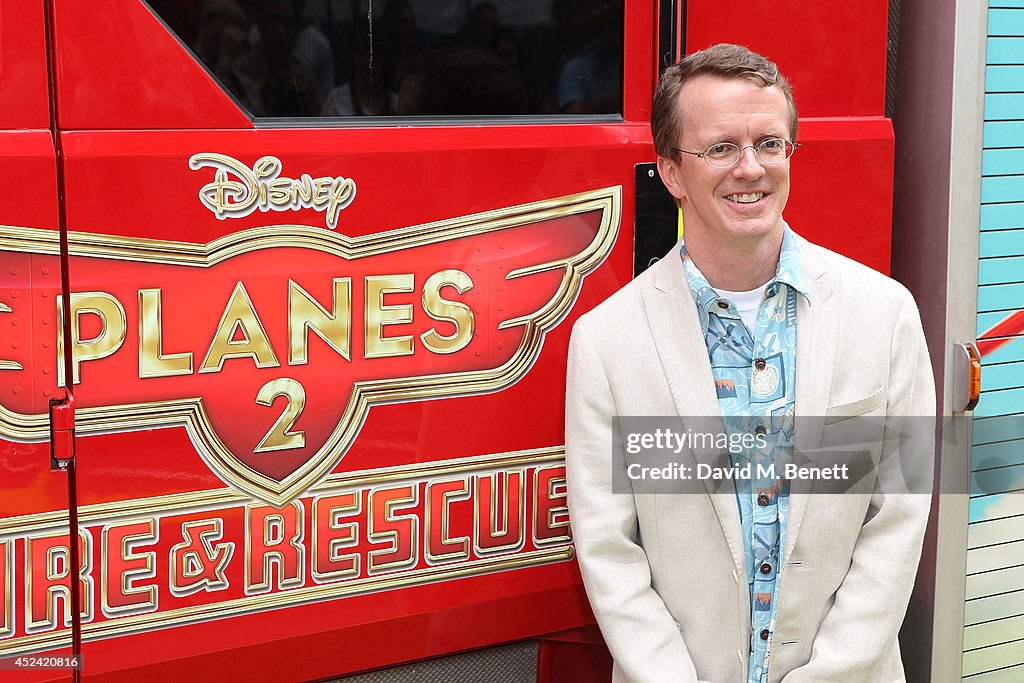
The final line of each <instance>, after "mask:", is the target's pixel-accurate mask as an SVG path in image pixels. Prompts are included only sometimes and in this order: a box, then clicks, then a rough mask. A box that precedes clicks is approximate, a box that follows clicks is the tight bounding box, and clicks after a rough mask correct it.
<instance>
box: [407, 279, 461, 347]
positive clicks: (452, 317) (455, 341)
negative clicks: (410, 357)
mask: <svg viewBox="0 0 1024 683" xmlns="http://www.w3.org/2000/svg"><path fill="white" fill-rule="evenodd" d="M444 287H454V288H455V291H457V292H458V293H459V294H465V293H466V292H468V291H469V290H470V289H472V288H473V281H472V280H471V279H470V277H469V276H468V275H466V274H465V273H464V272H462V271H461V270H442V271H438V272H436V273H434V274H433V275H431V276H430V277H429V278H427V281H426V283H425V284H424V285H423V310H424V311H426V313H427V315H429V316H430V317H431V318H433V319H434V320H443V321H448V322H451V323H453V324H454V325H455V332H454V333H452V334H451V335H450V336H444V335H441V334H438V332H437V328H436V327H433V328H431V329H430V330H428V331H427V332H424V333H423V334H421V335H420V339H421V340H423V345H424V346H426V347H427V348H428V349H430V350H431V351H433V352H434V353H455V352H456V351H460V350H462V349H464V348H466V345H467V344H469V342H470V341H472V339H473V327H474V320H473V311H471V310H470V309H469V306H467V305H466V304H464V303H462V302H461V301H451V300H449V299H445V298H444V297H442V296H441V289H442V288H444Z"/></svg>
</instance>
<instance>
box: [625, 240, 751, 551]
mask: <svg viewBox="0 0 1024 683" xmlns="http://www.w3.org/2000/svg"><path fill="white" fill-rule="evenodd" d="M651 268H652V270H655V269H656V270H655V272H654V273H652V274H653V275H654V278H653V282H651V284H649V285H648V286H646V287H644V288H643V289H642V290H641V292H642V296H643V301H644V307H645V309H646V313H647V320H648V323H649V325H650V328H651V335H652V336H653V338H654V344H655V347H656V348H657V350H658V357H659V358H660V360H661V365H662V369H663V371H664V375H665V378H666V379H667V380H668V385H669V389H670V390H671V392H672V399H673V401H674V402H675V407H676V410H677V412H678V414H679V417H680V419H681V421H682V422H683V426H684V427H687V428H689V429H692V430H693V431H694V432H711V433H722V431H723V430H724V424H723V422H722V417H721V416H722V411H721V409H720V408H719V406H718V396H717V394H716V392H715V380H714V376H713V375H712V373H711V362H710V361H709V360H708V352H707V345H706V343H705V341H704V336H703V333H702V330H701V326H700V320H699V319H698V317H697V306H696V304H695V303H694V301H693V295H692V294H691V293H690V288H689V287H688V286H687V284H686V275H685V274H684V273H683V264H682V262H681V260H680V258H679V255H678V251H677V250H675V249H674V250H672V251H670V252H669V253H668V255H667V256H666V257H665V258H663V259H661V260H660V261H658V262H657V263H656V264H654V265H653V266H651ZM698 418H701V419H700V420H698ZM689 452H690V454H691V456H693V457H694V464H696V462H703V463H713V462H716V461H717V459H718V458H717V456H718V454H719V453H718V450H717V449H713V448H707V449H690V451H689ZM724 464H726V465H727V464H728V462H726V463H724ZM720 483H721V482H718V481H712V480H707V479H705V480H704V485H705V487H706V488H707V491H708V495H709V496H710V498H711V503H712V505H713V506H714V508H715V513H716V514H717V516H718V521H719V524H720V525H721V527H722V533H723V534H724V535H725V538H726V541H727V542H728V544H729V548H730V549H731V551H732V555H733V561H734V563H735V565H736V567H737V569H739V570H740V571H743V565H744V560H743V538H742V536H741V533H740V516H739V509H738V507H737V504H736V489H735V487H734V486H733V485H732V482H731V481H728V482H727V484H728V485H727V486H722V487H718V485H719V484H720ZM669 495H670V496H671V495H672V494H669ZM681 495H683V494H675V498H676V499H678V498H679V497H680V496H681ZM678 502H682V501H678ZM681 514H682V511H681Z"/></svg>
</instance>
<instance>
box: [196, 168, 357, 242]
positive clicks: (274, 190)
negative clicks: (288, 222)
mask: <svg viewBox="0 0 1024 683" xmlns="http://www.w3.org/2000/svg"><path fill="white" fill-rule="evenodd" d="M188 166H189V168H191V169H192V170H193V171H197V170H199V169H200V168H203V167H207V166H209V167H213V168H214V169H216V172H215V173H214V176H213V182H212V183H207V184H206V185H203V187H202V188H201V189H200V190H199V200H200V201H201V202H202V203H203V205H204V206H206V208H208V209H210V210H211V211H213V212H214V214H216V216H217V218H219V219H222V220H223V219H225V218H242V217H243V216H248V215H249V214H251V213H252V212H253V211H255V210H257V209H259V210H260V211H289V210H292V211H297V210H298V209H315V210H317V211H326V212H327V227H329V228H330V229H332V230H333V229H334V228H336V227H337V225H338V213H339V212H340V211H341V210H342V209H344V208H345V207H346V206H348V205H349V204H351V203H352V200H353V199H355V197H356V181H355V180H353V179H352V178H343V177H341V176H338V177H336V178H332V177H330V176H324V177H320V178H313V177H311V176H310V175H309V174H308V173H303V174H302V175H301V176H299V177H298V178H297V179H296V178H288V177H284V176H281V175H280V174H281V167H282V164H281V160H280V159H278V158H277V157H274V156H264V157H261V158H260V159H258V160H257V161H256V163H255V164H253V165H252V168H249V167H248V166H246V165H245V164H243V163H242V162H241V161H238V160H237V159H233V158H231V157H229V156H226V155H224V154H215V153H212V152H206V153H201V154H194V155H192V158H191V159H189V160H188Z"/></svg>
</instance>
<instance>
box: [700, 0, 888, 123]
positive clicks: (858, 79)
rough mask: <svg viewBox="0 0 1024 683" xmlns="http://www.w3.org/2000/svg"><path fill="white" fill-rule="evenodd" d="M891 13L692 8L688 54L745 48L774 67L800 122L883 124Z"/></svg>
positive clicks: (783, 4) (827, 5) (868, 8)
mask: <svg viewBox="0 0 1024 683" xmlns="http://www.w3.org/2000/svg"><path fill="white" fill-rule="evenodd" d="M888 17H889V6H888V3H885V2H810V3H809V2H804V1H803V0H770V1H769V0H735V1H733V2H730V3H729V6H728V11H727V12H723V8H722V4H721V3H717V2H690V1H688V2H687V3H686V19H687V24H686V51H687V52H693V51H695V50H699V49H701V48H704V47H707V46H709V45H713V44H715V43H739V44H740V45H746V46H747V47H749V48H750V49H752V50H756V51H757V52H760V53H762V54H764V55H767V56H768V57H769V58H771V59H772V60H774V61H775V62H776V63H777V64H778V65H779V69H780V70H781V71H782V73H784V74H785V75H786V77H787V78H788V79H789V80H790V82H791V83H792V85H793V92H794V95H795V96H796V104H797V108H798V109H799V111H800V115H801V116H881V115H882V114H883V113H884V111H885V61H886V44H887V43H886V41H887V31H888Z"/></svg>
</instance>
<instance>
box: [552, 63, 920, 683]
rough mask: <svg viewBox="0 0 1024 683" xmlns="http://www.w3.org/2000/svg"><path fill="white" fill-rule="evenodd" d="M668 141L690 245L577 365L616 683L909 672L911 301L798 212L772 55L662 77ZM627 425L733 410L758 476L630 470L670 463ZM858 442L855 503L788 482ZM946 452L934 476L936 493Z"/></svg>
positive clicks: (790, 141)
mask: <svg viewBox="0 0 1024 683" xmlns="http://www.w3.org/2000/svg"><path fill="white" fill-rule="evenodd" d="M651 127H652V131H653V134H654V143H655V148H656V151H657V153H658V170H659V172H660V174H661V178H662V180H663V182H664V183H665V186H666V187H667V188H668V190H669V192H670V193H671V194H672V196H673V197H675V199H676V202H677V204H678V206H679V207H680V208H681V210H682V213H683V219H684V225H685V234H684V238H683V239H682V240H681V241H680V242H679V244H678V245H677V246H676V248H675V249H674V250H673V251H672V252H670V253H669V254H668V255H667V256H666V257H665V258H663V259H661V260H660V261H659V262H657V263H656V264H655V265H654V266H652V267H651V268H650V269H648V270H647V271H646V272H644V273H643V274H642V275H640V276H639V277H638V278H636V280H634V281H633V282H631V283H630V284H628V285H627V286H626V287H624V288H623V289H622V290H620V291H619V292H617V293H616V294H615V295H613V296H612V297H611V298H610V299H608V301H606V302H604V303H603V304H601V305H600V306H598V307H597V308H596V309H594V310H593V311H591V312H590V313H588V314H587V315H585V316H583V317H582V318H581V319H580V320H579V322H578V323H577V324H576V326H575V327H574V328H573V336H572V341H571V342H570V351H569V366H568V393H567V398H566V436H565V438H566V462H567V475H568V484H569V490H568V495H569V504H570V513H571V516H572V527H573V534H574V539H575V543H576V548H577V552H578V558H579V564H580V569H581V571H582V574H583V578H584V581H585V584H586V587H587V594H588V596H589V598H590V601H591V605H592V607H593V609H594V614H595V615H596V616H597V620H598V624H599V625H600V627H601V631H602V633H603V635H604V637H605V640H606V642H607V644H608V647H609V649H610V650H611V653H612V655H613V657H614V659H615V671H614V680H615V681H638V682H639V681H649V682H660V681H665V682H668V681H686V682H692V681H706V682H717V683H734V682H735V681H747V682H749V683H775V682H777V681H785V682H786V683H802V682H810V681H816V682H821V683H835V682H836V681H842V682H843V683H855V682H864V683H869V682H870V683H875V682H884V683H889V682H891V681H903V680H904V672H903V665H902V663H901V659H900V653H899V646H898V643H897V633H898V631H899V628H900V624H901V623H902V620H903V616H904V613H905V611H906V607H907V603H908V601H909V598H910V593H911V590H912V588H913V582H914V576H915V572H916V567H917V563H918V559H919V556H920V550H921V541H922V537H923V534H924V529H925V525H926V519H927V515H928V508H929V502H930V496H929V495H926V491H925V490H921V489H917V490H914V491H913V492H911V493H907V492H906V489H905V488H904V489H900V488H899V487H896V486H892V487H890V484H891V483H892V482H893V481H895V480H896V478H897V477H896V476H895V474H894V472H896V471H897V470H899V469H900V467H901V466H903V469H904V470H905V469H906V467H905V465H906V461H905V459H904V460H903V461H900V462H899V465H896V464H894V463H896V462H897V460H896V459H897V458H903V453H901V452H900V449H905V446H903V445H902V444H903V443H904V442H902V441H899V439H898V438H896V437H894V436H893V434H894V433H895V430H894V428H893V427H892V422H891V421H890V420H895V418H896V416H901V417H902V416H929V415H932V416H933V415H934V411H935V393H934V383H933V378H932V375H931V366H930V363H929V358H928V351H927V348H926V346H925V339H924V334H923V332H922V329H921V322H920V318H919V315H918V311H917V307H916V305H915V303H914V300H913V298H912V297H911V295H910V294H909V292H907V290H906V289H905V288H904V287H902V286H901V285H899V284H898V283H896V282H894V281H892V280H890V279H889V278H887V277H885V276H883V275H881V274H879V273H877V272H875V271H872V270H870V269H869V268H866V267H864V266H862V265H860V264H857V263H855V262H853V261H851V260H849V259H846V258H844V257H842V256H839V255H838V254H835V253H832V252H830V251H828V250H826V249H823V248H821V247H818V246H815V245H813V244H811V243H809V242H807V241H806V240H804V239H802V238H801V237H799V236H798V235H797V234H796V233H795V232H794V231H793V230H792V229H790V227H789V226H788V225H787V224H786V223H785V221H784V220H783V217H782V214H783V210H784V209H785V207H786V202H787V200H788V198H789V171H790V164H791V157H792V156H793V153H794V152H795V151H796V149H797V147H798V144H797V143H796V142H795V140H796V135H797V113H796V105H795V103H794V100H793V95H792V92H791V90H790V86H789V84H788V83H787V81H786V80H785V78H783V77H782V76H781V75H780V74H779V72H778V69H777V67H776V66H775V64H773V63H772V62H770V61H769V60H767V59H766V58H764V57H762V56H761V55H758V54H755V53H753V52H751V51H750V50H748V49H746V48H744V47H740V46H736V45H716V46H714V47H711V48H708V49H707V50H703V51H701V52H697V53H694V54H692V55H689V56H688V57H686V58H685V59H683V60H682V61H681V62H680V63H679V64H677V65H675V66H673V67H671V68H669V69H668V70H667V71H666V72H665V74H664V76H663V77H662V80H661V82H660V83H659V85H658V90H657V93H656V95H655V99H654V104H653V107H652V113H651ZM623 416H654V417H658V416H661V417H666V416H667V417H669V418H671V419H672V420H674V421H675V422H676V423H678V424H680V425H681V427H680V428H681V429H692V427H694V426H697V425H703V424H707V419H708V418H712V419H717V423H716V424H718V425H721V429H722V430H723V432H727V434H726V436H728V437H729V439H728V442H729V443H735V442H736V440H735V439H734V438H733V437H740V436H742V437H744V438H746V437H750V438H751V441H750V442H749V443H747V442H746V441H744V442H743V443H745V444H747V445H745V446H743V447H742V448H738V449H733V448H731V447H730V448H729V449H728V452H727V453H726V452H724V451H723V452H722V453H720V454H719V456H718V459H719V461H720V462H724V463H725V464H728V465H730V467H728V468H720V469H719V470H718V471H734V472H741V471H743V470H744V467H743V466H744V464H747V465H749V464H752V463H753V464H756V466H757V469H756V470H755V471H756V472H758V474H757V475H754V476H751V477H748V478H746V479H739V478H737V479H736V480H735V481H729V482H728V486H727V487H726V488H724V489H723V488H721V487H719V486H718V484H719V483H720V482H717V481H716V482H706V486H705V487H698V488H697V489H693V488H692V487H691V488H690V489H687V490H684V489H680V488H673V487H672V486H669V485H666V484H664V483H663V482H662V483H658V482H655V483H653V484H652V483H651V482H649V481H645V480H638V479H635V477H632V475H631V474H628V473H633V472H649V471H651V469H652V468H651V467H647V468H646V469H645V467H637V466H636V464H634V465H633V466H631V467H628V468H627V466H626V464H625V459H624V458H623V450H624V448H623V446H622V444H623V443H624V442H625V441H626V440H627V439H626V437H627V436H628V437H630V438H633V437H636V436H637V435H636V434H633V433H630V434H628V435H627V434H622V433H620V431H621V430H622V424H623V422H622V420H623V419H624V418H623ZM723 418H724V419H723ZM854 418H859V419H854ZM869 418H873V421H869ZM801 420H805V421H801ZM814 425H817V427H816V428H815V427H814ZM876 425H882V426H876ZM851 433H852V434H854V435H855V438H857V439H863V444H867V445H865V446H864V448H865V449H866V451H865V452H868V451H870V452H871V454H872V457H873V459H872V460H869V461H868V462H870V463H872V468H871V471H870V472H868V473H867V474H866V475H864V476H861V477H860V478H859V479H857V481H856V482H853V481H851V482H850V487H851V488H853V489H854V492H852V493H851V492H847V493H842V492H840V491H842V490H843V489H841V488H840V489H835V488H833V489H828V490H829V491H832V492H831V493H821V492H820V491H821V490H818V493H813V492H812V491H814V490H815V489H814V488H813V487H814V486H815V485H816V484H813V483H811V482H808V481H803V480H800V479H793V480H790V479H786V478H784V477H783V476H778V475H777V474H776V473H781V472H799V473H804V472H808V473H810V474H808V475H807V477H808V478H809V479H810V478H813V477H815V476H817V477H824V476H825V475H824V474H822V473H821V472H819V473H818V474H814V472H815V471H816V470H815V469H814V468H813V467H810V468H803V467H801V468H795V467H794V468H786V467H783V466H782V463H783V462H785V461H786V460H787V458H790V459H792V456H793V454H794V453H795V452H811V451H813V450H814V449H819V451H824V452H828V447H829V446H834V445H836V444H842V443H844V442H843V439H844V438H847V439H848V438H849V437H850V435H851ZM927 438H928V437H925V442H924V443H921V442H920V440H918V443H917V444H916V445H917V447H918V452H919V453H921V452H923V453H925V454H926V456H925V457H924V460H923V461H918V462H916V463H915V466H916V467H917V468H918V470H917V471H916V473H915V476H917V478H918V480H919V481H926V482H927V483H929V484H930V482H931V470H930V465H931V448H932V446H931V444H930V443H927ZM678 443H680V444H682V443H683V442H682V441H681V440H680V441H679V442H678ZM894 444H898V445H894ZM872 449H873V450H872ZM630 452H631V453H632V452H633V451H632V450H631V451H630ZM707 455H708V453H707V452H706V451H704V450H702V449H699V448H690V449H687V448H684V447H683V446H682V445H680V446H679V447H678V448H677V449H676V450H675V451H674V457H675V458H676V461H674V462H673V463H672V467H671V468H661V469H660V470H659V471H661V472H663V473H666V474H669V475H671V476H678V477H682V478H690V479H693V478H694V477H695V476H697V475H695V474H693V473H699V472H701V471H710V470H709V468H703V469H702V468H701V467H698V466H697V465H698V462H697V461H698V460H700V459H701V457H704V456H707ZM712 456H713V457H714V453H712ZM723 459H724V460H723ZM644 464H650V463H644ZM776 464H777V465H779V467H778V468H777V469H775V468H774V467H773V465H776ZM688 468H689V469H688ZM819 469H821V468H819ZM746 471H750V468H747V470H746ZM832 471H835V472H840V471H844V472H845V470H841V469H840V467H839V466H838V465H833V470H832ZM687 472H690V473H691V474H687ZM904 474H905V472H904ZM795 476H797V475H795ZM798 476H801V477H802V476H803V474H800V475H798ZM901 476H902V475H901ZM698 478H699V477H698ZM623 481H625V482H627V483H626V484H623V483H622V482H623Z"/></svg>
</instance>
